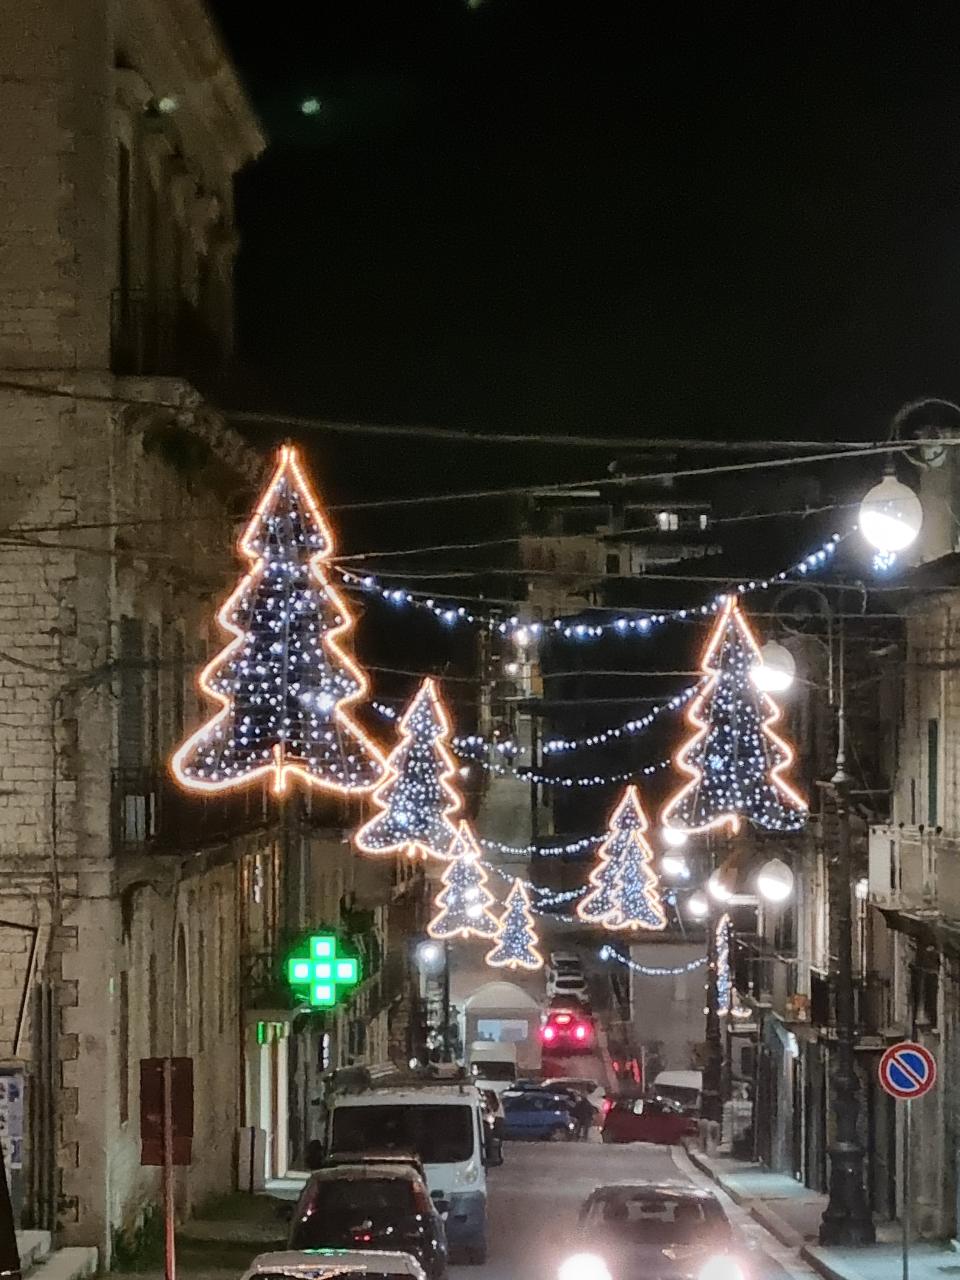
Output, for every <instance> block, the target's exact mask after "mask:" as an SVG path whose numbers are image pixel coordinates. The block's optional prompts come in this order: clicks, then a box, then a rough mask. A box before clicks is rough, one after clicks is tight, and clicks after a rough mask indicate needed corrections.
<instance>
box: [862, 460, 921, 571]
mask: <svg viewBox="0 0 960 1280" xmlns="http://www.w3.org/2000/svg"><path fill="white" fill-rule="evenodd" d="M922 524H923V507H922V506H921V505H920V499H919V498H918V497H917V495H916V494H915V493H914V492H913V490H912V489H908V488H907V486H906V485H905V484H902V483H901V482H900V481H899V480H898V479H897V477H896V476H895V475H892V474H891V475H885V476H884V477H883V479H882V480H881V481H880V483H879V484H877V485H874V486H873V488H872V489H871V490H870V491H869V492H868V493H866V494H865V495H864V497H863V501H862V502H861V503H860V532H861V533H862V534H863V536H864V537H865V538H866V540H867V542H869V543H870V545H871V547H873V548H875V549H876V550H877V551H881V552H894V551H905V550H906V548H907V547H909V546H910V545H911V543H913V542H914V541H915V539H916V537H917V534H918V533H919V532H920V528H921V526H922Z"/></svg>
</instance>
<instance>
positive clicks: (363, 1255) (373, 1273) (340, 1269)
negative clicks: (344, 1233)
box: [243, 1249, 427, 1280]
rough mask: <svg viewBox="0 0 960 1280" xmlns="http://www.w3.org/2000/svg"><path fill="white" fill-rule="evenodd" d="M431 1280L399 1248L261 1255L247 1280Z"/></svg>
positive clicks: (414, 1260)
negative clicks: (352, 1278)
mask: <svg viewBox="0 0 960 1280" xmlns="http://www.w3.org/2000/svg"><path fill="white" fill-rule="evenodd" d="M341 1276H357V1277H358V1280H359V1278H360V1277H362V1278H363V1280H427V1277H426V1275H425V1273H424V1270H423V1267H421V1265H420V1263H419V1262H418V1261H417V1260H416V1258H414V1257H413V1256H412V1254H409V1253H400V1252H399V1251H398V1250H396V1249H389V1250H386V1249H385V1250H379V1249H378V1250H373V1249H350V1250H345V1249H311V1251H310V1252H309V1253H294V1252H293V1251H290V1250H287V1251H285V1252H283V1253H261V1254H259V1255H258V1256H257V1257H256V1258H254V1260H253V1261H252V1262H251V1263H250V1266H249V1267H248V1268H247V1270H246V1271H245V1272H244V1274H243V1280H340V1277H341Z"/></svg>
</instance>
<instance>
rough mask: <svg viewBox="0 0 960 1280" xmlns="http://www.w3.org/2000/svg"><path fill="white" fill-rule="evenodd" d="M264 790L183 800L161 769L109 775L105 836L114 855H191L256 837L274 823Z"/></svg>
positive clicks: (273, 808) (118, 771)
mask: <svg viewBox="0 0 960 1280" xmlns="http://www.w3.org/2000/svg"><path fill="white" fill-rule="evenodd" d="M276 816H277V809H276V802H275V801H274V800H273V798H272V796H271V794H270V791H269V788H268V785H267V783H266V782H264V783H263V784H262V785H260V786H251V787H246V788H244V789H243V790H242V791H236V792H224V793H220V794H215V795H211V796H205V795H202V794H201V793H199V792H190V793H189V794H188V793H186V792H184V791H183V790H181V788H180V787H178V786H177V784H176V782H175V781H174V780H173V778H171V777H170V775H169V773H168V772H167V770H166V769H164V768H162V767H159V766H157V767H152V768H138V769H114V770H113V773H112V779H111V827H112V831H111V835H112V841H113V847H114V849H116V850H118V851H128V852H133V851H138V850H140V851H142V850H157V851H158V852H161V851H163V850H164V849H195V848H202V847H203V846H204V845H209V844H219V843H221V842H222V841H224V840H229V839H230V838H231V837H233V836H237V835H243V834H245V833H246V832H250V831H256V830H259V829H261V828H263V827H266V826H269V825H270V824H271V823H272V822H273V821H275V820H276Z"/></svg>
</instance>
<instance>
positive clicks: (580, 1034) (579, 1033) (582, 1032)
mask: <svg viewBox="0 0 960 1280" xmlns="http://www.w3.org/2000/svg"><path fill="white" fill-rule="evenodd" d="M573 1034H574V1035H575V1036H576V1037H577V1039H578V1040H586V1038H587V1028H586V1027H585V1026H584V1025H583V1023H582V1022H581V1023H580V1025H579V1026H578V1027H577V1029H576V1031H574V1033H573Z"/></svg>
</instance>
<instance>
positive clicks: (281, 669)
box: [171, 445, 385, 793]
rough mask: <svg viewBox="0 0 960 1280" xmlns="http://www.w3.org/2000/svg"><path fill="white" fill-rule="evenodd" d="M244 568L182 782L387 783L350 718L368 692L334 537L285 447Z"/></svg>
mask: <svg viewBox="0 0 960 1280" xmlns="http://www.w3.org/2000/svg"><path fill="white" fill-rule="evenodd" d="M240 553H241V555H243V556H244V557H245V558H246V559H247V560H248V561H249V563H250V568H249V570H248V572H247V574H246V576H245V577H244V578H243V579H242V580H241V582H240V584H239V585H238V587H237V588H236V590H235V591H234V592H233V594H232V595H231V596H230V597H229V599H228V600H227V601H226V603H225V604H224V605H223V607H222V608H221V610H220V613H219V615H218V619H219V622H220V625H221V626H222V627H223V629H224V630H225V631H226V632H228V633H230V634H231V635H232V637H233V638H232V639H231V641H230V643H229V644H228V645H227V647H226V648H225V649H224V650H223V651H222V652H221V653H219V654H218V655H217V656H216V657H215V658H214V659H213V661H212V662H210V663H209V664H208V666H207V667H206V668H205V670H204V671H203V672H202V674H201V676H200V688H201V689H202V690H203V692H204V693H206V694H208V695H209V696H210V697H211V698H212V699H213V700H214V701H215V702H218V703H219V704H220V709H219V710H218V711H217V713H216V715H215V716H214V717H213V719H211V720H210V721H208V723H207V724H205V725H203V726H202V728H200V729H198V730H197V732H196V733H194V734H193V735H192V737H190V738H188V739H187V741H186V742H185V743H184V744H183V746H182V747H180V749H179V750H178V751H177V753H176V755H175V756H174V757H173V760H172V763H171V767H172V769H173V773H174V775H175V777H176V778H177V780H178V781H179V782H180V783H181V784H182V785H183V786H184V787H189V788H191V789H192V790H195V791H226V790H228V789H229V788H231V787H241V786H245V785H247V784H249V783H251V782H254V781H255V780H256V779H257V778H260V777H263V776H265V775H271V774H272V775H273V786H274V790H275V791H277V792H278V793H280V792H283V791H285V790H286V787H287V782H288V780H289V779H290V778H291V777H296V778H299V779H301V780H302V781H303V782H305V783H306V784H307V785H309V786H314V787H321V788H324V789H325V790H328V791H338V792H365V791H369V790H370V789H371V788H373V787H375V786H376V785H377V783H378V782H380V781H381V780H382V778H383V774H384V767H385V766H384V759H383V755H382V753H381V751H380V749H379V747H378V746H377V745H376V743H374V742H372V741H371V740H370V738H368V737H367V735H366V734H365V733H364V731H363V730H362V729H361V728H360V726H359V725H358V724H356V722H355V721H354V720H353V718H352V716H351V714H350V710H349V709H350V707H351V706H352V705H353V704H354V703H355V702H357V701H358V700H359V699H360V698H362V697H363V696H364V695H365V694H366V692H367V681H366V678H365V676H364V674H363V672H362V671H361V670H360V668H359V667H358V666H357V664H356V663H355V662H354V661H353V659H352V658H350V657H349V656H348V654H347V653H345V652H344V650H343V649H342V648H341V645H340V641H341V640H342V639H343V637H344V636H345V635H346V634H347V633H348V632H349V631H350V630H351V628H352V627H353V619H352V618H351V616H350V613H349V611H348V609H347V607H346V605H345V604H344V602H343V601H342V600H341V598H340V596H339V595H338V594H337V592H336V590H335V589H334V588H333V587H332V586H331V585H330V582H329V581H328V579H327V576H326V573H325V570H324V565H325V562H326V561H328V560H329V559H330V557H331V556H332V555H333V538H332V536H331V533H330V530H329V528H328V526H327V524H326V522H325V520H324V518H323V516H322V515H321V513H320V510H319V507H318V506H317V501H316V499H315V498H314V496H313V494H312V492H311V489H310V486H309V483H308V482H307V479H306V477H305V476H304V474H303V472H302V470H301V468H300V465H299V462H298V460H297V454H296V450H294V449H293V448H291V447H290V446H287V445H285V446H284V447H283V448H282V449H281V450H280V456H279V461H278V463H277V467H276V470H275V471H274V474H273V478H272V479H271V481H270V483H269V485H268V486H267V489H266V491H265V492H264V494H263V497H262V498H261V500H260V504H259V506H258V507H257V509H256V511H255V512H254V514H253V517H252V519H251V521H250V523H249V525H248V526H247V528H246V531H245V532H244V534H243V537H242V538H241V539H240Z"/></svg>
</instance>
